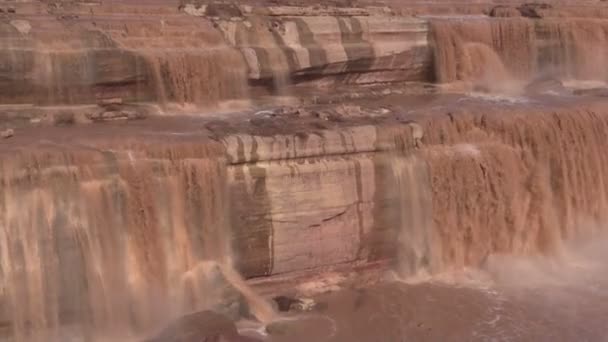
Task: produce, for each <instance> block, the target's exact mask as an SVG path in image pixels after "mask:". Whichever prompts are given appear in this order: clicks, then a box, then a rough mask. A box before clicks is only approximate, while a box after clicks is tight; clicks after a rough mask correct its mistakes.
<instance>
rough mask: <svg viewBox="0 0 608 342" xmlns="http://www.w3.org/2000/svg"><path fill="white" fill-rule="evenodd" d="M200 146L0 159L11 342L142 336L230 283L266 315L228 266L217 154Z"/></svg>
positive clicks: (214, 303)
mask: <svg viewBox="0 0 608 342" xmlns="http://www.w3.org/2000/svg"><path fill="white" fill-rule="evenodd" d="M201 148H202V149H203V150H202V151H199V152H197V153H200V154H199V155H193V156H192V157H188V158H180V157H179V155H180V154H184V153H185V154H188V153H190V152H188V149H185V150H174V151H169V152H168V153H169V155H170V156H172V157H173V158H176V159H172V158H171V159H164V158H163V157H161V158H160V159H157V157H155V156H153V155H145V154H137V153H135V152H133V153H134V154H135V155H133V154H132V153H131V152H129V153H114V152H110V151H106V152H103V151H99V152H86V151H77V152H74V153H70V152H66V153H65V154H62V155H56V154H53V153H49V154H45V153H44V152H41V154H40V155H36V156H32V155H29V156H23V158H15V159H14V160H12V161H4V162H3V165H2V166H3V170H2V171H3V172H2V175H3V179H2V194H3V197H2V200H1V204H2V205H1V211H0V227H1V228H0V239H1V240H0V245H1V246H3V247H2V250H1V260H2V262H1V264H0V271H1V274H2V286H1V288H2V294H3V298H5V300H6V305H5V306H4V307H3V312H2V320H3V321H5V322H9V323H10V329H11V331H12V333H11V334H12V335H13V336H14V338H15V339H16V340H17V341H64V340H66V339H69V338H80V339H86V340H96V339H103V338H106V339H110V340H113V341H116V340H121V339H127V338H133V337H136V336H143V335H145V334H151V333H154V331H156V329H158V328H159V327H162V326H163V325H164V324H166V323H167V322H169V321H170V320H172V319H175V318H177V317H180V316H181V315H183V314H186V313H189V312H193V311H200V310H204V309H214V308H218V305H222V304H223V303H224V302H226V301H228V302H229V301H230V296H232V298H233V299H232V300H234V295H235V294H236V293H241V295H243V296H244V297H245V299H246V300H247V301H248V302H249V306H250V310H251V312H252V313H253V314H254V315H256V316H259V318H260V320H269V319H271V318H272V313H273V311H272V308H271V307H270V306H268V304H266V303H265V302H264V301H263V300H262V299H258V298H257V297H256V296H255V294H254V293H253V292H251V291H250V290H248V288H247V286H246V285H245V284H244V283H243V281H242V280H241V279H240V276H239V275H238V274H237V273H236V272H235V271H233V270H232V269H231V266H230V265H231V260H230V244H229V236H230V226H229V222H228V221H227V217H228V215H227V202H226V194H227V190H226V188H225V187H226V175H225V161H224V160H223V158H222V157H221V154H220V153H219V152H218V150H215V151H214V149H213V145H212V146H211V148H209V146H207V147H205V146H203V147H201ZM204 149H208V151H205V150H204ZM220 151H221V150H220ZM87 154H89V155H87ZM41 164H43V165H46V166H45V167H38V166H37V165H41ZM222 278H223V279H222ZM226 284H233V285H228V287H227V285H226ZM230 288H234V289H235V290H236V292H235V291H234V290H230ZM230 291H233V292H232V294H231V292H230ZM227 296H228V297H227Z"/></svg>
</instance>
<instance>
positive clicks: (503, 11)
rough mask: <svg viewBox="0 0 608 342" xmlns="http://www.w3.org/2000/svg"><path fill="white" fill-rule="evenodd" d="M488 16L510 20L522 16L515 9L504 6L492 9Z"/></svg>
mask: <svg viewBox="0 0 608 342" xmlns="http://www.w3.org/2000/svg"><path fill="white" fill-rule="evenodd" d="M489 15H490V17H495V18H512V17H521V16H522V14H521V12H520V11H519V10H518V9H517V8H515V7H511V6H504V5H499V6H496V7H494V8H492V9H491V10H490V13H489Z"/></svg>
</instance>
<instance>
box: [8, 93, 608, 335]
mask: <svg viewBox="0 0 608 342" xmlns="http://www.w3.org/2000/svg"><path fill="white" fill-rule="evenodd" d="M487 109H488V108H487V107H485V106H481V107H478V106H467V107H466V108H463V109H460V110H456V111H453V110H452V111H448V112H446V111H445V110H444V109H443V110H441V109H435V110H431V111H430V112H429V113H428V115H429V116H428V117H427V118H426V119H421V120H419V123H420V126H421V127H423V129H424V132H425V137H424V139H423V144H424V145H423V147H422V148H420V149H415V148H414V145H415V142H414V140H413V138H412V126H411V125H410V124H396V123H395V122H393V121H391V120H392V119H390V118H386V119H384V120H386V121H384V123H376V124H373V125H372V124H368V125H361V124H356V125H347V126H343V127H333V128H331V127H330V128H328V129H326V130H322V131H316V132H315V130H314V129H313V130H311V129H310V127H309V128H308V131H309V132H311V133H300V132H299V130H301V129H304V128H305V127H307V126H301V125H300V124H298V125H296V127H299V128H298V130H295V131H292V132H291V133H290V130H291V129H290V128H289V127H286V128H285V129H284V130H283V133H281V134H272V135H268V134H264V133H256V129H255V128H254V129H253V130H252V131H251V132H250V133H246V134H245V133H241V134H228V135H225V136H220V137H217V136H216V137H215V138H214V139H216V140H215V141H214V140H209V138H207V137H206V135H207V134H208V133H206V131H205V129H201V127H204V126H201V123H200V122H199V123H197V121H193V122H190V123H188V124H187V125H183V124H176V123H175V122H173V121H171V120H169V121H166V122H165V121H160V122H157V123H148V124H142V125H143V126H139V127H138V126H128V125H127V126H125V125H111V126H109V127H108V128H107V130H108V132H110V131H111V132H113V133H111V134H112V136H113V139H111V140H110V139H108V138H107V135H106V134H102V135H94V134H93V135H91V134H90V133H89V132H88V131H89V130H90V131H91V133H92V132H93V131H94V130H98V129H96V128H94V127H91V128H90V129H83V131H82V132H81V133H80V134H79V135H78V137H77V139H78V140H79V141H80V144H79V145H78V146H72V147H69V148H68V147H67V145H65V144H66V142H65V140H64V139H65V138H61V136H63V135H64V134H65V131H66V130H69V128H55V129H53V130H51V131H50V132H47V133H45V134H44V136H46V138H45V141H46V142H42V143H41V142H35V141H31V140H29V138H28V137H21V138H20V137H16V138H15V140H13V141H12V142H11V143H10V144H8V145H6V144H5V146H4V147H3V152H2V153H3V155H9V154H10V155H12V158H10V159H9V158H4V159H3V162H2V177H3V178H2V183H1V186H2V193H3V197H2V202H1V203H2V206H1V208H2V209H1V211H0V222H1V223H2V224H1V227H2V229H1V230H0V234H1V235H0V238H1V240H0V242H1V243H2V245H3V246H6V248H4V249H3V250H2V263H1V264H0V267H1V270H2V274H3V275H4V276H3V278H2V288H3V289H4V290H3V293H2V298H3V300H4V301H5V303H7V306H5V310H6V311H4V315H3V317H4V320H5V321H7V322H9V323H10V326H11V327H12V329H13V331H14V332H16V334H18V335H19V334H21V335H19V336H22V337H24V338H25V337H27V336H30V335H28V334H29V331H31V329H32V328H34V330H35V331H43V332H44V333H43V335H42V336H44V338H47V337H48V336H49V335H48V333H49V331H51V332H52V331H55V332H57V333H59V332H60V331H62V330H61V329H63V328H62V327H64V326H69V325H75V326H78V327H80V328H81V329H84V330H83V331H109V330H112V331H117V332H125V331H131V332H136V333H146V332H149V331H151V330H153V329H154V327H157V326H158V325H159V324H161V322H166V321H167V320H169V319H172V318H175V317H178V316H180V315H181V314H184V313H186V312H189V310H200V309H204V308H208V307H213V306H214V305H218V303H216V302H214V300H218V299H220V298H224V297H223V295H222V294H221V293H217V294H216V293H215V292H213V291H218V290H217V288H216V287H214V286H212V285H210V283H209V282H210V281H211V280H210V279H215V278H214V276H212V274H213V271H212V269H213V268H209V267H210V266H208V262H209V261H213V262H226V263H230V262H232V263H233V264H234V265H235V266H236V268H237V269H238V270H239V271H240V273H242V274H243V275H244V276H245V277H249V278H251V277H267V276H277V275H285V274H289V273H297V272H302V271H308V272H319V271H320V270H327V269H331V268H335V267H339V266H342V267H344V266H348V267H350V268H352V267H367V266H369V265H375V264H383V263H384V264H386V263H389V264H393V265H395V266H397V267H398V269H399V271H400V272H401V274H402V275H404V276H409V275H415V274H418V273H420V272H439V271H443V270H447V269H451V268H454V267H460V266H465V265H479V264H480V263H483V262H484V260H485V259H486V258H487V257H488V256H489V255H492V254H496V253H498V254H500V253H516V254H528V253H532V254H535V253H552V252H555V251H558V250H559V246H560V244H561V243H562V241H565V240H567V239H572V238H577V237H581V236H585V235H588V234H592V233H593V232H594V231H596V229H597V228H596V227H599V225H600V224H601V222H604V220H605V219H606V218H605V213H606V212H607V211H606V209H608V208H606V206H607V204H608V201H607V195H608V187H606V186H605V183H606V182H605V180H604V178H605V174H606V172H607V169H606V168H607V167H608V161H607V160H605V158H604V157H603V155H604V154H603V152H602V151H603V150H604V149H605V148H607V147H608V146H605V145H606V142H605V139H604V135H603V132H604V130H605V129H606V128H608V116H607V115H608V112H607V111H606V106H605V104H604V103H601V102H598V103H595V104H593V103H592V104H586V105H582V104H580V103H574V104H567V103H564V104H559V105H556V106H555V107H547V108H545V109H540V110H539V108H528V109H526V106H516V107H510V106H503V107H494V108H493V111H494V112H493V113H492V114H488V112H487ZM165 120H168V119H165ZM296 121H297V120H296ZM161 123H162V125H160V126H163V127H165V129H162V130H159V129H158V128H157V127H159V125H158V124H161ZM148 125H150V126H148ZM155 127H156V128H155ZM168 132H169V133H168ZM581 132H584V134H581ZM34 133H35V131H32V132H31V134H34ZM104 136H105V137H104ZM218 138H219V140H217V139H218ZM210 272H211V273H210ZM210 277H211V278H210ZM211 284H213V282H212V283H211ZM220 288H221V287H220ZM203 289H204V291H203ZM201 291H202V292H201ZM210 293H213V294H214V295H210ZM159 306H160V307H162V308H163V309H162V310H159V309H158V308H159ZM32 338H33V337H32Z"/></svg>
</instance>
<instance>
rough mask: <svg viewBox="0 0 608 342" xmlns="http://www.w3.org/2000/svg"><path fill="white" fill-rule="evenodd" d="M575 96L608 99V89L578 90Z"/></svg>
mask: <svg viewBox="0 0 608 342" xmlns="http://www.w3.org/2000/svg"><path fill="white" fill-rule="evenodd" d="M574 95H579V96H598V97H608V88H601V87H600V88H588V89H576V90H575V91H574Z"/></svg>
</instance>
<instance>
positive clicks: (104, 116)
mask: <svg viewBox="0 0 608 342" xmlns="http://www.w3.org/2000/svg"><path fill="white" fill-rule="evenodd" d="M145 117H146V115H145V114H144V113H142V112H139V111H136V110H111V111H100V112H97V113H95V114H93V115H90V116H88V119H90V120H91V121H93V122H100V121H114V120H140V119H144V118H145Z"/></svg>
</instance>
